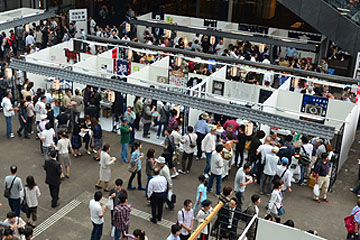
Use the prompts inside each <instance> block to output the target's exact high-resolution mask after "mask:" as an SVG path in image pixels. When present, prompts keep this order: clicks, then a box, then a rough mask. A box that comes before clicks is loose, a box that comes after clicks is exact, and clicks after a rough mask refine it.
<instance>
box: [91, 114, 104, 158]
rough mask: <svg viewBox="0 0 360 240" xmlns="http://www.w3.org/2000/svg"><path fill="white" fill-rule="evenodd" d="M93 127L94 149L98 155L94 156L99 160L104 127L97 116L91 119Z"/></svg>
mask: <svg viewBox="0 0 360 240" xmlns="http://www.w3.org/2000/svg"><path fill="white" fill-rule="evenodd" d="M91 127H92V129H93V137H94V149H95V151H96V157H94V160H96V161H99V160H100V151H101V147H102V129H101V126H100V124H99V121H98V120H97V119H96V118H92V119H91ZM95 151H94V152H95Z"/></svg>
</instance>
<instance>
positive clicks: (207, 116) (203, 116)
mask: <svg viewBox="0 0 360 240" xmlns="http://www.w3.org/2000/svg"><path fill="white" fill-rule="evenodd" d="M201 118H202V119H204V120H207V119H209V114H208V113H206V112H204V113H203V114H201Z"/></svg>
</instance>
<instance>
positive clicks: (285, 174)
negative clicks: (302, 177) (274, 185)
mask: <svg viewBox="0 0 360 240" xmlns="http://www.w3.org/2000/svg"><path fill="white" fill-rule="evenodd" d="M288 164H289V159H288V158H287V157H283V158H282V159H281V165H278V166H277V167H276V175H277V176H278V177H279V178H280V179H281V180H282V181H283V182H284V187H283V189H281V191H283V192H285V191H286V190H289V192H291V191H292V190H291V178H292V174H291V172H290V171H289V169H288Z"/></svg>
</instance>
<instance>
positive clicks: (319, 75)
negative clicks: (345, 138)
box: [86, 35, 359, 84]
mask: <svg viewBox="0 0 360 240" xmlns="http://www.w3.org/2000/svg"><path fill="white" fill-rule="evenodd" d="M86 39H87V40H92V41H96V42H100V43H108V44H112V45H120V46H129V47H134V48H144V49H149V50H153V51H158V52H168V53H173V54H182V55H184V56H189V57H199V58H202V59H214V60H216V61H217V62H218V63H220V64H221V63H227V64H241V65H246V66H251V67H255V68H260V69H265V70H271V71H275V72H287V73H290V74H292V75H297V76H302V77H314V78H318V79H322V80H327V81H330V82H334V83H341V84H358V83H359V81H358V80H356V79H354V78H350V77H343V76H338V75H330V74H325V73H318V72H313V71H305V70H302V69H297V68H290V67H283V66H278V65H272V64H265V63H258V62H252V61H247V60H240V59H236V58H232V57H225V56H217V55H213V54H207V53H201V52H194V51H189V50H185V49H179V48H172V47H161V46H154V45H148V44H145V43H138V42H132V41H124V40H116V39H110V38H103V37H97V36H93V35H86Z"/></svg>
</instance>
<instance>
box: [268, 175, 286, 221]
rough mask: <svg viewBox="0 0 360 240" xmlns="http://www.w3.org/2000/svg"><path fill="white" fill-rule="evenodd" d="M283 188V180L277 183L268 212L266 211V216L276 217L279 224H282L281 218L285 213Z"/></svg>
mask: <svg viewBox="0 0 360 240" xmlns="http://www.w3.org/2000/svg"><path fill="white" fill-rule="evenodd" d="M283 187H284V182H283V181H282V180H278V181H275V183H274V190H273V191H272V193H271V196H270V200H269V203H268V210H267V211H266V215H271V216H272V217H274V218H275V220H276V222H277V223H280V216H281V215H283V214H284V213H285V211H284V207H283V193H282V192H281V189H283Z"/></svg>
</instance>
